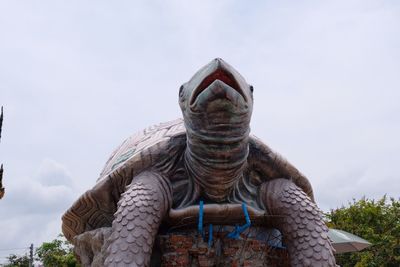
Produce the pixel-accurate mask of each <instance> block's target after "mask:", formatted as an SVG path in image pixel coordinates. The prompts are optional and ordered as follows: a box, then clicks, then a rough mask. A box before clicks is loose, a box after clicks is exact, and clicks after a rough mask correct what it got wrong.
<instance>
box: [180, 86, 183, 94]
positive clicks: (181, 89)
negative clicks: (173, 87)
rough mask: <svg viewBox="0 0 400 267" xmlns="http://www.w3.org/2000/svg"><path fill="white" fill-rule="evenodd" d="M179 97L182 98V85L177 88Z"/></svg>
mask: <svg viewBox="0 0 400 267" xmlns="http://www.w3.org/2000/svg"><path fill="white" fill-rule="evenodd" d="M179 97H183V85H181V87H180V88H179Z"/></svg>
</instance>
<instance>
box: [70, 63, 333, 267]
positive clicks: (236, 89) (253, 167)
mask: <svg viewBox="0 0 400 267" xmlns="http://www.w3.org/2000/svg"><path fill="white" fill-rule="evenodd" d="M179 104H180V107H181V109H182V113H183V120H181V119H179V120H175V121H172V122H167V123H162V124H159V125H156V126H153V127H150V128H148V129H145V130H144V131H142V132H140V133H137V134H135V135H133V136H131V137H130V138H128V139H127V140H125V141H124V142H123V143H122V145H121V146H120V147H119V148H117V149H116V150H115V151H114V153H113V154H112V155H111V157H110V159H109V160H108V162H107V163H106V165H105V168H104V170H103V171H102V173H101V175H100V178H99V179H98V180H97V184H96V185H95V186H94V187H93V189H91V190H89V191H87V192H86V193H84V194H83V195H82V196H81V197H80V198H79V199H78V200H77V201H76V202H75V203H74V204H73V205H72V207H71V208H70V209H69V210H68V211H67V212H66V213H65V214H64V216H63V225H62V229H63V233H64V234H65V236H66V237H67V239H68V240H70V241H71V242H72V243H74V242H76V240H77V238H78V237H79V236H81V235H83V234H85V232H88V231H91V230H95V229H99V228H102V227H109V228H108V229H110V233H111V234H110V235H109V236H108V237H107V238H106V240H105V241H104V242H105V246H106V249H105V250H104V251H105V255H104V259H105V261H104V263H100V265H102V264H103V265H104V266H149V264H150V258H151V253H152V247H153V243H154V240H155V237H156V235H157V233H158V231H159V229H160V227H161V226H162V227H167V228H168V227H170V226H174V227H175V226H179V225H190V224H193V223H196V220H197V217H198V214H199V201H200V200H202V201H203V202H204V206H202V208H201V210H202V212H204V222H205V223H214V224H220V225H223V224H225V225H226V224H235V223H238V222H240V220H243V213H242V203H245V204H246V205H247V207H248V213H249V215H250V218H251V221H252V223H253V224H257V225H272V226H273V227H275V228H277V229H279V230H280V232H281V233H282V235H283V237H284V242H285V244H286V246H287V249H288V252H289V255H290V261H291V264H292V266H335V259H334V256H333V251H334V250H333V248H332V246H331V243H330V240H329V238H328V236H327V233H328V228H327V227H326V225H325V224H324V222H323V220H322V216H321V212H320V210H319V209H318V207H317V206H316V204H315V203H314V200H313V193H312V188H311V185H310V183H309V181H308V180H307V178H306V177H305V176H303V175H302V174H301V173H300V172H299V171H298V170H297V169H296V168H295V167H293V166H292V165H291V164H290V163H289V162H287V161H286V160H284V159H283V158H282V157H281V156H279V155H278V154H277V153H275V152H273V151H272V150H271V149H270V148H269V147H268V146H266V145H265V144H264V143H262V142H261V141H260V140H259V139H257V138H256V137H254V136H252V135H250V127H249V123H250V118H251V114H252V108H253V87H252V86H250V85H248V84H247V82H246V81H245V79H244V78H243V77H242V76H241V75H240V74H239V73H238V72H237V71H236V70H235V69H233V68H232V67H231V66H230V65H228V64H227V63H226V62H225V61H223V60H222V59H219V58H217V59H214V60H212V61H211V62H210V63H209V64H208V65H206V66H204V67H203V68H202V69H200V70H199V71H198V72H197V73H196V74H195V75H194V76H193V77H192V78H191V79H190V81H189V82H187V83H185V84H184V85H182V86H181V87H180V90H179Z"/></svg>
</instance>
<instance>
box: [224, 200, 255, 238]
mask: <svg viewBox="0 0 400 267" xmlns="http://www.w3.org/2000/svg"><path fill="white" fill-rule="evenodd" d="M242 210H243V213H244V218H245V220H246V224H244V225H242V226H238V225H236V226H235V230H233V232H231V233H229V234H228V237H229V238H233V239H238V238H239V236H240V234H241V233H243V231H245V230H246V229H247V228H249V227H250V225H251V221H250V216H249V213H248V211H247V207H246V204H245V203H242Z"/></svg>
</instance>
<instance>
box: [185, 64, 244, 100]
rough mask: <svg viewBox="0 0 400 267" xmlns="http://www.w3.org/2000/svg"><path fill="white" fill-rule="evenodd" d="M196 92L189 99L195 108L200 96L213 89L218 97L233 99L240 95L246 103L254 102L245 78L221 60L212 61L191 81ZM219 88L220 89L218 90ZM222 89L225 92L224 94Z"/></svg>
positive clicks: (213, 92)
mask: <svg viewBox="0 0 400 267" xmlns="http://www.w3.org/2000/svg"><path fill="white" fill-rule="evenodd" d="M190 83H191V84H192V86H193V88H194V90H193V91H192V92H191V95H190V97H189V105H190V106H191V107H193V106H194V105H195V104H196V101H197V100H198V98H199V96H200V95H201V94H202V93H203V92H204V91H206V90H208V89H210V90H211V89H212V90H213V91H212V92H211V93H212V94H213V95H219V96H218V97H220V98H222V97H226V98H228V99H232V96H235V98H237V97H236V95H240V96H241V98H243V99H242V100H244V102H245V103H249V101H251V100H252V98H251V91H250V86H249V85H248V84H247V83H246V81H245V80H244V78H243V77H242V76H241V75H240V74H239V73H238V72H237V71H236V70H235V69H234V68H233V67H231V66H230V65H229V64H228V63H226V62H225V61H224V60H222V59H221V58H216V59H214V60H212V61H211V62H210V63H209V64H208V65H206V66H205V67H203V68H202V69H201V70H200V71H199V72H198V73H196V75H195V76H194V77H193V78H192V79H191V81H190ZM216 87H218V88H219V89H216ZM221 88H223V90H224V92H223V93H222V91H221Z"/></svg>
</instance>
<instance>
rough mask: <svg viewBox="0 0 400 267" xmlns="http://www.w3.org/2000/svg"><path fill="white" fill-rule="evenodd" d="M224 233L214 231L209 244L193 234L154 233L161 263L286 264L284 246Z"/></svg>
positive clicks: (199, 266) (173, 266)
mask: <svg viewBox="0 0 400 267" xmlns="http://www.w3.org/2000/svg"><path fill="white" fill-rule="evenodd" d="M225 235H226V233H219V234H218V235H215V236H214V240H213V244H212V246H211V247H208V244H207V242H204V241H203V239H202V238H201V237H198V236H197V235H196V234H188V235H183V234H170V235H162V236H158V238H157V240H156V242H157V243H158V245H159V248H160V250H161V255H162V257H161V266H164V267H183V266H191V267H209V266H210V267H211V266H251V267H261V266H278V267H279V266H281V267H286V266H290V263H289V256H288V254H287V251H286V250H285V249H282V248H273V247H270V246H268V245H267V244H266V243H264V242H262V241H260V240H255V239H237V240H236V239H230V238H226V237H224V236H225ZM158 266H160V265H158Z"/></svg>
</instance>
